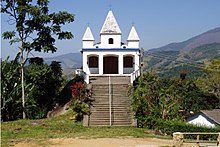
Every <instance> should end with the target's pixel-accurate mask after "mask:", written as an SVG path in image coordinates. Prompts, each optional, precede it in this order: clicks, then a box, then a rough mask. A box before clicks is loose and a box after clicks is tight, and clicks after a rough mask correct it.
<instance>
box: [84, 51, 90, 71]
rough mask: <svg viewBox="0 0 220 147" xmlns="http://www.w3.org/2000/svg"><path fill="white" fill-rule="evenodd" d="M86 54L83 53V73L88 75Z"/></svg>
mask: <svg viewBox="0 0 220 147" xmlns="http://www.w3.org/2000/svg"><path fill="white" fill-rule="evenodd" d="M87 62H88V61H87V54H86V53H85V52H84V53H83V71H84V72H86V73H87V74H89V73H88V72H89V71H88V64H87Z"/></svg>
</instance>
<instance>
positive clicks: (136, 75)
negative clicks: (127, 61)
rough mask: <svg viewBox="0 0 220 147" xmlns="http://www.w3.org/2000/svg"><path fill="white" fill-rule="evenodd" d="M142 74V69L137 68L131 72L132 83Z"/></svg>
mask: <svg viewBox="0 0 220 147" xmlns="http://www.w3.org/2000/svg"><path fill="white" fill-rule="evenodd" d="M139 76H140V70H139V69H138V70H136V71H133V72H132V73H131V83H133V81H134V80H135V79H136V78H137V77H139Z"/></svg>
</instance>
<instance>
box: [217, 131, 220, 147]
mask: <svg viewBox="0 0 220 147" xmlns="http://www.w3.org/2000/svg"><path fill="white" fill-rule="evenodd" d="M217 141H218V143H217V145H218V147H220V132H219V133H218V138H217Z"/></svg>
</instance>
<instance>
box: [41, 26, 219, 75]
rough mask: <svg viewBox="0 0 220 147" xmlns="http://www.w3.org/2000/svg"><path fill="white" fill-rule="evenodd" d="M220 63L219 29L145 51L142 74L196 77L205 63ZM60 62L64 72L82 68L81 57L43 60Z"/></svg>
mask: <svg viewBox="0 0 220 147" xmlns="http://www.w3.org/2000/svg"><path fill="white" fill-rule="evenodd" d="M213 59H220V27H218V28H215V29H212V30H209V31H207V32H204V33H202V34H200V35H198V36H195V37H192V38H190V39H188V40H186V41H183V42H176V43H170V44H167V45H165V46H162V47H159V48H154V49H150V50H148V51H145V53H144V58H143V63H144V70H150V69H154V70H156V71H157V72H159V73H160V74H161V75H166V76H171V75H172V76H173V75H178V74H179V72H180V71H181V70H187V71H189V72H190V73H189V74H191V75H199V73H200V71H202V68H203V67H204V64H206V63H207V62H208V61H210V60H213ZM44 60H45V62H46V63H50V62H51V61H59V62H61V65H62V68H63V70H64V72H65V71H66V72H67V71H69V70H73V69H76V68H80V67H82V54H81V53H80V52H79V53H69V54H64V55H60V56H56V57H50V58H45V59H44Z"/></svg>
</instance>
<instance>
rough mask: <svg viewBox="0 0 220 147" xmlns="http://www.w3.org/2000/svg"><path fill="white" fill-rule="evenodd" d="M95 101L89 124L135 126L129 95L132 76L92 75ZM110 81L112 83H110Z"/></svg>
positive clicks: (91, 109)
mask: <svg viewBox="0 0 220 147" xmlns="http://www.w3.org/2000/svg"><path fill="white" fill-rule="evenodd" d="M90 81H91V83H92V92H93V99H94V101H93V103H92V106H91V108H90V115H89V116H88V126H135V125H136V124H135V121H134V115H133V112H132V108H131V100H130V98H129V97H128V89H129V81H130V77H124V76H123V77H122V76H111V77H110V78H109V77H107V76H100V77H98V76H97V77H90ZM109 81H110V84H109Z"/></svg>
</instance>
